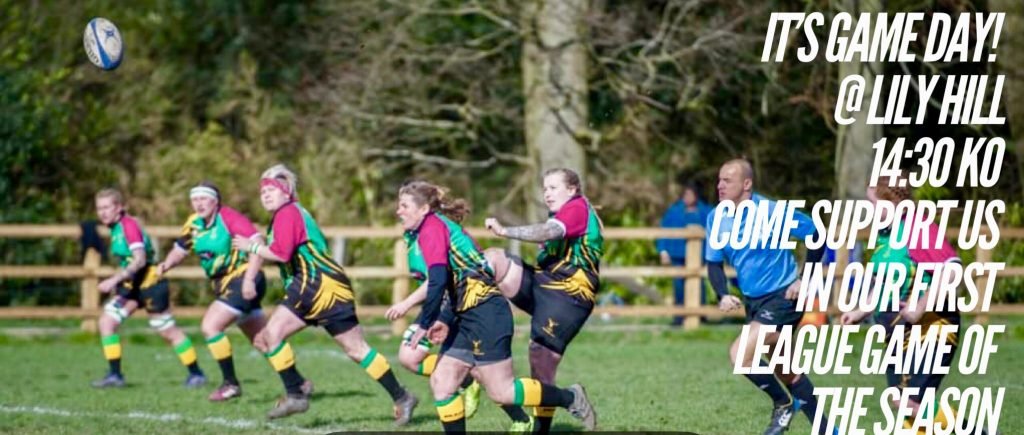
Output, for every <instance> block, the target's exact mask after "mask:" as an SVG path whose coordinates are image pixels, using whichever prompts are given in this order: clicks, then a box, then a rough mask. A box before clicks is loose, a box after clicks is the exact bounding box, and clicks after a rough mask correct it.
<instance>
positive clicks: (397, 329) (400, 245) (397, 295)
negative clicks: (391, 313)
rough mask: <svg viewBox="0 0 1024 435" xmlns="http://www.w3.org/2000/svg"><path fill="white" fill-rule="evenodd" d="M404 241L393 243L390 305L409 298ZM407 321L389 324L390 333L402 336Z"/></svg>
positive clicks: (407, 267) (401, 320)
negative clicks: (393, 278)
mask: <svg viewBox="0 0 1024 435" xmlns="http://www.w3.org/2000/svg"><path fill="white" fill-rule="evenodd" d="M407 252H408V251H407V248H406V246H405V239H398V240H396V241H395V261H394V263H393V264H394V265H395V283H394V284H393V285H394V286H393V287H392V289H391V303H392V304H394V303H396V302H398V301H401V300H404V299H405V298H406V297H408V296H409V257H408V255H407ZM408 326H409V321H408V320H406V319H405V318H404V317H403V318H401V319H398V320H396V321H394V322H393V323H391V332H392V333H394V334H395V335H402V333H403V332H405V328H406V327H408Z"/></svg>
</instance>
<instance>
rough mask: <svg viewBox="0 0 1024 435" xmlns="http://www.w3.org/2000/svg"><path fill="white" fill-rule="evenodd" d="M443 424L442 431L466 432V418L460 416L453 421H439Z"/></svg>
mask: <svg viewBox="0 0 1024 435" xmlns="http://www.w3.org/2000/svg"><path fill="white" fill-rule="evenodd" d="M441 425H442V426H444V433H465V432H466V419H465V418H460V419H458V420H455V421H449V422H444V421H442V422H441Z"/></svg>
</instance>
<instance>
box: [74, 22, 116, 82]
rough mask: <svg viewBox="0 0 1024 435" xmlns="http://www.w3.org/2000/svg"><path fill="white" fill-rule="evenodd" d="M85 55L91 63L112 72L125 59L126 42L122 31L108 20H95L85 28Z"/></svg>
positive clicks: (83, 39) (83, 38)
mask: <svg viewBox="0 0 1024 435" xmlns="http://www.w3.org/2000/svg"><path fill="white" fill-rule="evenodd" d="M82 41H83V42H84V43H85V54H86V55H87V56H89V61H90V62H92V63H93V64H94V65H96V66H98V67H100V68H103V69H105V70H112V69H114V68H117V67H118V65H121V59H123V58H124V41H122V40H121V31H119V30H117V26H115V25H114V23H112V22H110V20H108V19H106V18H93V19H92V20H90V21H89V25H87V26H85V35H83V37H82Z"/></svg>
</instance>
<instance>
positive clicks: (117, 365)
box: [107, 358, 122, 376]
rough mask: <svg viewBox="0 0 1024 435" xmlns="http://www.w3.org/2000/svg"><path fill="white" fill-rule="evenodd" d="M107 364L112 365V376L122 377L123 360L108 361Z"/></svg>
mask: <svg viewBox="0 0 1024 435" xmlns="http://www.w3.org/2000/svg"><path fill="white" fill-rule="evenodd" d="M107 362H108V363H110V374H112V375H118V376H122V375H121V358H118V359H112V360H107Z"/></svg>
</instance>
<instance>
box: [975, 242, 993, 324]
mask: <svg viewBox="0 0 1024 435" xmlns="http://www.w3.org/2000/svg"><path fill="white" fill-rule="evenodd" d="M975 253H976V254H975V256H974V261H975V262H978V263H988V262H991V261H992V250H990V249H982V248H981V244H980V243H979V244H978V247H977V248H975ZM976 284H977V286H978V300H979V301H983V300H985V299H986V298H987V297H988V294H987V292H988V274H984V275H982V276H980V277H979V278H978V282H977V283H976ZM974 312H975V314H977V316H975V317H974V323H976V324H979V325H987V324H988V314H987V313H984V312H982V311H981V304H980V303H979V304H978V305H977V307H975V308H974Z"/></svg>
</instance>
